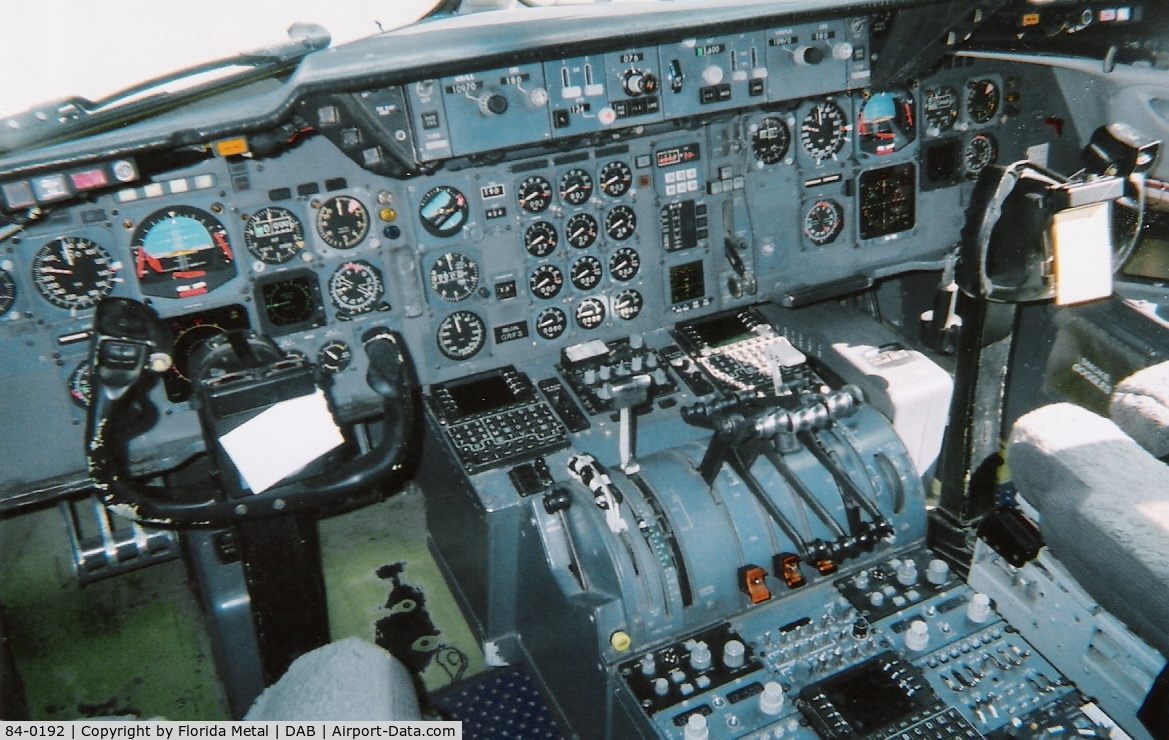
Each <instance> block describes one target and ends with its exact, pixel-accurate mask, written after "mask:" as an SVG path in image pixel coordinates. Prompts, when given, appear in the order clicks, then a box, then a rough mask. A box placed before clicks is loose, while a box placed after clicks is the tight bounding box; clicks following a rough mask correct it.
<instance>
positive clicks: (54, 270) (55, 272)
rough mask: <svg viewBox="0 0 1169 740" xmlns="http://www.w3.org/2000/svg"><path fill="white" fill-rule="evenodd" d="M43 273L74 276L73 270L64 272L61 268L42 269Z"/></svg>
mask: <svg viewBox="0 0 1169 740" xmlns="http://www.w3.org/2000/svg"><path fill="white" fill-rule="evenodd" d="M41 272H47V273H50V274H53V275H72V274H73V271H72V270H62V269H61V268H59V267H42V268H41Z"/></svg>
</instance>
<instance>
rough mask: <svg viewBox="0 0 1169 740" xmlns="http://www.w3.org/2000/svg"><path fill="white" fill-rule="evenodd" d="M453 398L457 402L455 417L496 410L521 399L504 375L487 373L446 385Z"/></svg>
mask: <svg viewBox="0 0 1169 740" xmlns="http://www.w3.org/2000/svg"><path fill="white" fill-rule="evenodd" d="M446 391H447V393H448V394H449V396H450V398H451V400H453V401H454V402H455V407H456V409H457V413H456V414H455V418H459V419H462V418H465V417H468V416H474V415H475V414H483V413H487V412H489V411H494V410H495V409H498V408H503V407H504V406H509V405H511V404H513V403H515V402H516V401H518V400H520V399H519V398H518V397H517V396H516V394H515V391H513V390H512V388H511V386H510V385H508V383H507V380H505V379H504V377H503V376H502V375H496V374H491V375H486V376H481V377H478V378H475V379H472V380H468V381H467V382H465V383H453V384H450V385H448V386H446Z"/></svg>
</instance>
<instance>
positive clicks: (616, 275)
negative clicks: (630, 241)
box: [609, 247, 641, 282]
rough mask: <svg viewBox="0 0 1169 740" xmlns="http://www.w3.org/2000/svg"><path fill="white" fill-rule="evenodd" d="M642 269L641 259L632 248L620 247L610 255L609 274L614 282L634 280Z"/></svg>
mask: <svg viewBox="0 0 1169 740" xmlns="http://www.w3.org/2000/svg"><path fill="white" fill-rule="evenodd" d="M640 269H641V257H639V256H637V251H636V250H634V249H633V248H632V247H620V248H619V249H617V250H616V251H614V252H613V254H611V255H609V274H610V275H612V276H613V279H614V280H620V281H621V282H625V281H626V280H632V279H633V278H634V277H636V276H637V271H638V270H640Z"/></svg>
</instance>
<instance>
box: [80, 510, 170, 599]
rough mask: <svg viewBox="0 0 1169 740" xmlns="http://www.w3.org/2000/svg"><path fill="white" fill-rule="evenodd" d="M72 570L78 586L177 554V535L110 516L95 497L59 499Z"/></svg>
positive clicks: (167, 558) (164, 559) (143, 566)
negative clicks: (67, 535) (71, 556)
mask: <svg viewBox="0 0 1169 740" xmlns="http://www.w3.org/2000/svg"><path fill="white" fill-rule="evenodd" d="M59 506H60V510H61V516H62V517H64V519H65V528H66V529H67V530H68V532H69V546H70V549H71V550H72V551H73V572H74V573H75V574H76V575H77V580H78V582H79V583H81V585H85V584H88V583H93V582H94V581H100V580H102V579H103V578H109V577H111V576H116V575H121V574H122V573H128V572H130V571H132V570H138V569H139V568H145V567H146V566H148V565H154V564H155V563H161V562H164V561H167V560H173V559H174V558H177V557H178V556H179V545H178V538H177V537H176V536H175V534H174V532H171V531H168V530H163V529H145V528H143V527H142V526H141V525H140V524H138V523H137V522H131V521H128V520H126V519H122V518H120V517H116V516H113V515H112V514H110V512H109V510H108V509H106V507H105V505H104V504H103V503H102V502H101V500H100V499H98V497H97V496H90V497H89V498H85V499H72V500H69V501H63V502H61V504H60V505H59Z"/></svg>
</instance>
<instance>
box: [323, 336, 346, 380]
mask: <svg viewBox="0 0 1169 740" xmlns="http://www.w3.org/2000/svg"><path fill="white" fill-rule="evenodd" d="M352 361H353V350H352V349H350V348H349V345H348V344H346V343H345V342H342V341H341V340H340V339H334V340H332V341H330V342H327V343H326V344H325V346H323V347H321V348H320V349H319V350H317V364H318V365H320V366H321V369H323V370H324V371H325V372H329V373H339V372H341V371H342V370H344V369H345V368H347V367H349V363H350V362H352Z"/></svg>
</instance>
